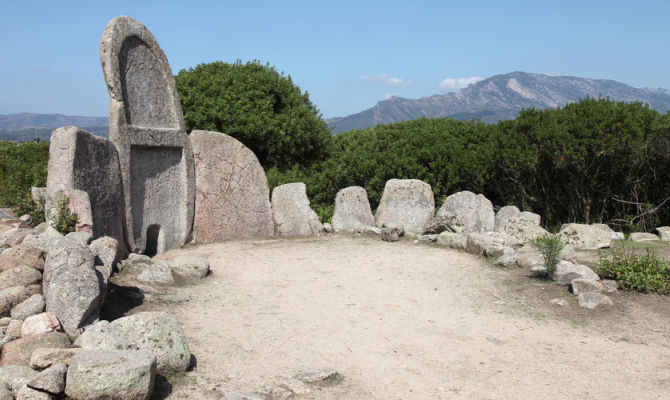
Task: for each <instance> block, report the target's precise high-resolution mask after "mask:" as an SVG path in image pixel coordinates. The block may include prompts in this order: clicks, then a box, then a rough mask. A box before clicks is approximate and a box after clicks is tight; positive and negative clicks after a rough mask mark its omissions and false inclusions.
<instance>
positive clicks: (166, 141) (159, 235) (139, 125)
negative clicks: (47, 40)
mask: <svg viewBox="0 0 670 400" xmlns="http://www.w3.org/2000/svg"><path fill="white" fill-rule="evenodd" d="M100 61H101V63H102V69H103V72H104V75H105V81H106V82H107V89H108V91H109V97H110V100H109V137H110V140H111V141H112V143H114V145H115V146H116V148H117V151H118V154H119V163H120V167H121V177H122V186H123V192H124V201H125V209H126V212H125V218H126V223H125V230H126V233H127V240H128V242H129V243H128V244H129V246H130V249H131V250H132V251H135V252H140V253H144V252H153V253H154V254H155V253H162V252H164V251H166V250H167V249H170V248H174V247H179V246H182V245H183V244H184V243H186V241H187V240H188V239H189V236H190V232H191V228H192V224H193V210H194V207H193V204H194V170H193V152H192V150H191V147H190V144H189V141H188V136H187V135H186V131H185V128H184V117H183V115H182V112H181V107H180V105H179V98H178V97H177V91H176V86H175V82H174V78H173V76H172V70H171V69H170V66H169V64H168V61H167V58H166V57H165V54H164V53H163V50H162V49H161V48H160V46H159V45H158V43H157V42H156V39H155V38H154V36H153V35H152V34H151V32H149V30H148V29H147V28H146V27H145V26H144V25H143V24H142V23H140V22H139V21H137V20H135V19H133V18H130V17H127V16H120V17H116V18H114V19H113V20H112V21H111V22H110V23H109V25H107V28H106V29H105V32H104V33H103V35H102V38H101V40H100Z"/></svg>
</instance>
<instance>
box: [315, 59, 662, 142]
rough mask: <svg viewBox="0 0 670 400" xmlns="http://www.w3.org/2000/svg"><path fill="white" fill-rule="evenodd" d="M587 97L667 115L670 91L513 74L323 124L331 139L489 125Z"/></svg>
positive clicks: (391, 102)
mask: <svg viewBox="0 0 670 400" xmlns="http://www.w3.org/2000/svg"><path fill="white" fill-rule="evenodd" d="M587 96H591V97H596V98H597V97H599V96H600V97H605V98H610V99H611V100H615V101H625V102H634V101H639V102H643V103H647V104H649V106H650V107H651V108H654V109H656V110H658V111H660V112H667V111H668V110H670V90H666V89H660V88H635V87H632V86H628V85H626V84H624V83H621V82H616V81H612V80H607V79H591V78H578V77H575V76H565V75H549V74H534V73H526V72H518V71H517V72H512V73H509V74H503V75H495V76H492V77H490V78H487V79H484V80H482V81H479V82H476V83H473V84H470V85H469V86H468V87H466V88H464V89H462V90H461V91H460V92H459V93H447V94H442V95H433V96H430V97H421V98H419V99H406V98H402V97H391V98H389V99H387V100H384V101H380V102H378V103H377V104H376V105H375V106H374V107H372V108H369V109H367V110H365V111H361V112H359V113H356V114H352V115H349V116H347V117H343V118H329V119H327V120H326V122H327V123H328V125H329V127H330V128H331V131H332V132H333V133H334V134H337V133H341V132H345V131H350V130H353V129H363V128H366V127H370V126H375V125H379V124H387V123H391V122H400V121H407V120H410V119H416V118H421V117H427V118H445V117H448V118H455V119H458V120H462V121H467V120H472V119H480V120H481V121H482V122H489V123H490V122H497V121H500V120H504V119H514V118H516V117H517V116H518V115H519V111H521V109H524V108H531V107H534V108H537V109H544V108H555V107H559V106H563V105H565V104H566V103H570V102H576V101H578V100H579V99H581V98H585V97H587Z"/></svg>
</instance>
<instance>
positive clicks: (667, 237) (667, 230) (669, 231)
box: [656, 226, 670, 242]
mask: <svg viewBox="0 0 670 400" xmlns="http://www.w3.org/2000/svg"><path fill="white" fill-rule="evenodd" d="M656 233H658V237H659V239H660V240H663V241H665V242H667V241H670V226H659V227H658V228H656Z"/></svg>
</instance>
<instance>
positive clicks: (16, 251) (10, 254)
mask: <svg viewBox="0 0 670 400" xmlns="http://www.w3.org/2000/svg"><path fill="white" fill-rule="evenodd" d="M24 241H25V239H24ZM19 265H25V266H28V267H32V268H35V269H37V270H40V271H41V270H42V269H44V251H42V250H40V249H36V248H34V247H29V246H26V245H24V244H20V245H18V246H15V247H12V248H11V249H9V250H7V251H5V252H3V253H2V254H0V271H7V270H8V269H12V268H14V267H17V266H19Z"/></svg>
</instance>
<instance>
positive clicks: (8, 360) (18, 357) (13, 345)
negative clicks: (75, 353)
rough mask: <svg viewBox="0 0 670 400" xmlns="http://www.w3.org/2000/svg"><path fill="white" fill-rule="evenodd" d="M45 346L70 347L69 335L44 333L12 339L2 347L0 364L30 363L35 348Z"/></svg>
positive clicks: (26, 364)
mask: <svg viewBox="0 0 670 400" xmlns="http://www.w3.org/2000/svg"><path fill="white" fill-rule="evenodd" d="M43 347H51V348H53V347H59V348H64V349H66V348H70V347H72V344H71V343H70V339H68V337H67V335H66V334H64V333H60V332H49V333H42V334H40V335H35V336H29V337H27V338H21V339H17V340H14V341H11V342H9V343H7V344H5V345H4V346H3V347H2V357H1V358H0V365H2V366H5V365H25V366H28V365H30V357H31V356H32V354H33V351H35V349H39V348H43Z"/></svg>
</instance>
